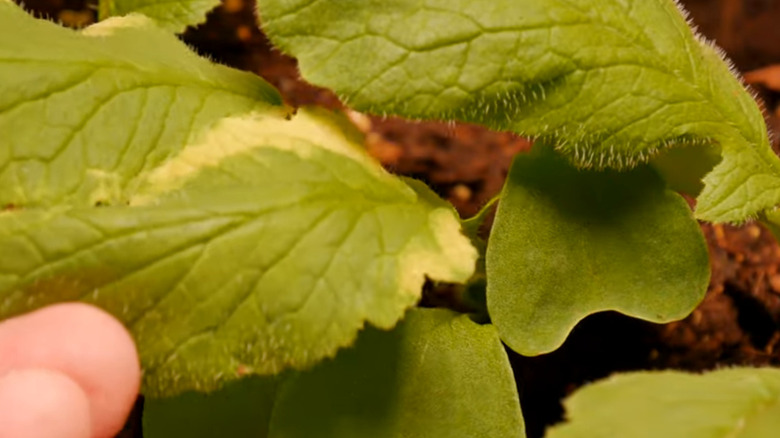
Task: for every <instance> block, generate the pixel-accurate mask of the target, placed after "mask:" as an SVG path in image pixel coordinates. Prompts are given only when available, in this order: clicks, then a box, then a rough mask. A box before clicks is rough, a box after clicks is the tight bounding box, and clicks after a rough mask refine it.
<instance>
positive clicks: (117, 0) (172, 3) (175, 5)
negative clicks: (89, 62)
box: [98, 0, 220, 33]
mask: <svg viewBox="0 0 780 438" xmlns="http://www.w3.org/2000/svg"><path fill="white" fill-rule="evenodd" d="M219 4H220V0H163V1H160V0H100V1H99V5H98V18H100V19H101V20H105V19H106V18H108V17H113V16H117V15H128V14H131V13H141V14H144V15H146V16H147V17H150V18H152V19H154V20H155V21H156V22H157V23H158V24H159V25H160V26H161V27H163V28H165V29H166V30H168V31H171V32H175V33H180V32H184V30H185V29H186V28H187V26H194V25H196V24H200V23H203V22H204V21H206V14H207V13H208V12H209V11H211V10H212V9H214V8H216V7H217V6H219Z"/></svg>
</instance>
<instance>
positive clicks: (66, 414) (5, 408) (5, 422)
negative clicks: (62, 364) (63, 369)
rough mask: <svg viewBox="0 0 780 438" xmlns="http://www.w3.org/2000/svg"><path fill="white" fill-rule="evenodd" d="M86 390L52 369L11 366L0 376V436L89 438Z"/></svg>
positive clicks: (90, 427)
mask: <svg viewBox="0 0 780 438" xmlns="http://www.w3.org/2000/svg"><path fill="white" fill-rule="evenodd" d="M91 421H92V420H91V416H90V413H89V400H88V399H87V395H86V393H84V391H83V390H82V389H81V387H80V386H79V385H78V384H77V383H76V382H74V381H73V380H72V379H71V378H70V377H68V376H66V375H64V374H62V373H60V372H57V371H52V370H46V369H34V368H31V369H26V370H14V371H10V372H9V373H8V374H6V375H5V376H3V377H2V378H0V437H2V438H50V437H59V438H90V437H91V429H92V426H91Z"/></svg>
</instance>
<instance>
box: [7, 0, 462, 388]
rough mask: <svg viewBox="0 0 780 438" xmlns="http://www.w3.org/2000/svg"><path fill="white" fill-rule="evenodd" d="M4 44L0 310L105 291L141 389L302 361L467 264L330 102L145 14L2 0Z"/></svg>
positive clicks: (413, 190)
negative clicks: (72, 10)
mask: <svg viewBox="0 0 780 438" xmlns="http://www.w3.org/2000/svg"><path fill="white" fill-rule="evenodd" d="M6 25H8V26H10V29H11V30H12V31H15V32H16V33H13V32H12V33H13V37H12V38H13V39H11V37H10V36H9V35H7V34H5V32H6V30H7V29H8V27H6ZM41 35H44V36H47V37H48V38H52V40H51V42H50V40H49V39H42V37H41ZM98 35H100V37H99V38H98V37H97V36H98ZM15 41H19V43H18V44H19V45H22V46H24V47H25V50H24V51H19V52H18V53H17V52H15V51H10V48H11V47H13V46H14V45H16V44H17V43H15ZM34 42H37V43H38V44H37V45H36V44H33V43H34ZM44 42H46V43H44ZM148 43H155V44H156V45H153V46H154V47H156V48H158V49H161V52H160V53H157V52H154V51H148V50H147V44H148ZM55 48H57V49H59V51H55V50H54V49H55ZM122 48H125V49H127V50H126V52H127V53H126V55H127V58H126V59H125V58H123V57H121V56H120V55H119V53H116V52H117V51H119V52H121V50H120V49H122ZM50 49H51V50H50ZM3 50H6V51H3ZM9 53H10V55H9V56H12V57H13V56H16V57H17V58H18V59H19V62H6V63H2V64H0V71H3V68H6V67H7V70H6V71H5V72H6V73H8V74H9V75H10V76H9V78H11V79H12V80H13V81H12V85H13V87H8V88H5V87H6V84H5V83H3V82H0V84H3V87H4V88H3V90H4V91H7V92H4V93H0V100H3V101H4V102H14V104H13V105H12V108H9V107H6V108H5V110H2V111H0V132H2V133H3V136H2V137H0V162H2V163H3V165H4V167H3V169H4V170H3V171H2V172H4V173H0V175H2V176H0V181H2V184H0V199H2V202H3V204H7V203H11V204H14V205H15V206H21V208H13V209H5V210H4V211H0V318H3V317H9V316H12V315H16V314H19V313H21V312H24V311H26V310H30V309H34V308H38V307H41V306H44V305H47V304H50V303H54V302H59V301H71V300H83V301H87V302H91V303H95V304H97V305H99V306H101V307H103V308H104V309H107V310H108V311H110V312H111V313H113V314H114V315H116V316H117V317H119V318H120V319H121V320H122V321H124V322H125V323H126V324H127V325H128V327H129V328H130V329H131V331H132V333H133V335H134V337H135V340H136V343H137V345H138V347H139V350H140V353H141V359H142V364H143V366H144V369H145V372H144V391H145V392H146V393H147V394H151V395H155V394H158V395H159V394H173V393H177V392H181V391H184V390H187V389H200V390H210V389H215V388H217V387H219V386H221V385H222V384H223V383H224V382H225V381H229V380H231V379H235V378H237V377H240V376H241V375H244V374H247V373H257V374H275V373H278V372H280V371H281V370H283V369H286V368H290V367H293V368H305V367H308V366H310V365H312V364H314V363H316V362H318V361H319V360H321V359H322V358H324V357H329V356H333V355H334V354H335V353H336V351H337V350H338V349H339V348H340V347H343V346H346V345H350V344H351V343H352V342H353V341H354V338H355V336H356V334H357V332H358V331H359V330H360V329H361V328H362V327H363V325H364V324H365V323H367V322H368V323H371V324H373V325H375V326H378V327H382V328H386V329H387V328H390V327H392V326H394V325H395V323H396V321H398V319H399V318H401V317H402V315H403V314H404V312H405V311H406V309H408V308H409V307H412V306H414V305H415V303H416V302H417V301H418V300H419V297H420V289H421V286H422V284H423V282H424V281H425V278H426V276H427V277H429V278H431V279H434V280H440V281H453V282H462V281H465V280H466V279H468V278H469V277H470V275H471V273H472V272H473V269H474V263H475V260H476V257H477V254H476V251H475V250H474V248H473V247H472V246H471V245H470V243H469V241H468V239H467V238H466V237H465V236H463V235H462V234H461V232H460V223H459V220H458V217H457V215H456V213H455V211H454V210H453V209H452V207H451V206H450V205H449V204H447V203H445V202H444V201H442V200H441V199H440V198H438V197H437V196H436V195H435V194H433V193H432V192H430V191H429V190H428V189H427V188H425V187H424V186H423V185H422V184H418V183H409V184H407V183H406V182H404V181H402V180H400V179H398V178H396V177H394V176H392V175H390V174H388V173H387V172H385V171H384V170H383V169H382V168H381V166H380V165H379V164H378V163H376V162H375V161H374V160H373V159H371V158H370V157H369V156H368V154H367V153H366V152H365V151H364V150H363V148H362V146H361V145H360V144H359V143H358V140H359V139H360V136H359V135H358V134H357V133H356V132H354V130H348V129H347V127H348V126H349V123H348V122H347V121H346V119H344V118H342V117H336V116H333V115H330V114H328V113H325V112H323V111H313V110H312V111H308V110H301V111H299V114H298V115H297V116H295V117H294V118H292V120H287V116H288V115H287V113H286V110H285V109H284V108H282V107H280V106H274V105H272V104H276V103H278V101H276V100H275V99H276V98H278V95H277V94H276V92H275V91H273V89H272V88H270V87H269V86H268V85H267V84H266V83H265V82H263V81H262V80H260V79H259V78H256V77H254V76H252V75H249V74H243V73H239V72H235V71H233V70H229V69H226V68H224V67H217V66H213V65H211V64H208V63H206V62H205V61H202V60H200V59H199V58H196V57H195V56H194V55H193V54H191V53H190V52H187V51H186V50H185V48H184V46H183V45H181V44H180V43H178V42H177V41H176V39H175V38H174V37H173V36H171V35H167V34H166V33H165V32H163V31H161V30H159V29H157V28H156V27H154V26H150V25H149V22H148V20H145V19H140V18H138V17H131V18H127V19H112V20H109V21H106V22H104V23H102V24H100V25H98V26H97V27H93V28H90V29H88V31H87V33H86V34H79V33H75V32H72V31H69V30H67V29H60V28H58V27H57V26H56V25H54V24H51V23H45V22H42V21H37V20H34V19H32V18H31V17H28V16H27V15H26V14H23V13H22V12H21V11H20V10H19V9H17V8H16V6H13V5H12V4H10V3H9V2H6V1H3V0H0V54H2V55H3V56H5V55H8V54H9ZM147 54H148V56H147ZM101 56H102V57H103V58H101ZM30 59H35V61H30ZM71 68H72V69H74V70H78V71H79V72H80V74H82V75H83V77H82V79H80V80H79V81H76V82H73V78H72V77H71V76H69V75H68V74H65V73H63V72H68V71H70V69H71ZM22 72H26V75H21V73H22ZM11 73H13V75H11ZM17 74H20V76H18V77H17V76H16V75H17ZM0 75H2V73H0ZM79 77H81V76H79ZM52 84H58V85H57V87H53V86H52ZM63 84H65V85H63ZM73 84H78V85H73ZM14 87H15V88H14ZM36 87H38V88H36ZM52 87H53V88H52ZM58 87H59V88H58ZM74 87H75V88H74ZM144 88H147V89H150V90H151V89H155V90H156V89H158V88H159V89H160V90H162V91H161V93H162V94H159V95H157V94H154V98H153V96H152V94H153V93H152V92H151V91H149V92H148V93H149V95H147V94H145V93H147V92H144V91H138V90H142V89H144ZM71 89H76V90H78V91H80V93H75V92H71V91H69V90H71ZM57 90H59V91H57ZM166 90H167V91H166ZM136 92H138V93H140V94H139V95H135V93H136ZM63 93H64V95H66V96H67V97H68V99H69V100H67V101H66V100H62V99H63V97H62V94H63ZM107 96H108V97H107ZM132 96H135V97H132ZM106 100H108V101H111V102H114V103H112V104H108V103H106V102H105V101H106ZM84 106H87V107H88V108H90V109H89V110H88V111H86V112H83V111H82V110H81V108H83V107H84ZM33 110H37V111H44V110H47V111H51V117H71V116H72V117H73V119H72V121H73V123H74V124H66V123H64V122H62V123H59V124H57V123H54V122H53V121H51V120H48V121H47V119H44V120H41V117H37V116H36V117H33ZM68 111H70V113H69V112H68ZM160 111H162V112H160ZM44 113H45V114H44V115H46V114H47V113H46V112H45V111H44ZM52 146H56V147H54V152H52V149H51V147H52ZM46 154H51V156H48V155H46ZM3 160H4V161H3ZM3 178H6V179H5V180H3ZM410 184H411V185H410ZM412 185H413V186H414V187H412ZM96 202H98V203H99V204H101V205H104V206H103V207H100V208H95V207H93V204H95V203H96Z"/></svg>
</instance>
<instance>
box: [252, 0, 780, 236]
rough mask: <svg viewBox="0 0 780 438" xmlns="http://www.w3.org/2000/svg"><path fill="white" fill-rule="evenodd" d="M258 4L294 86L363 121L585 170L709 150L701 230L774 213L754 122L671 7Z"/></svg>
mask: <svg viewBox="0 0 780 438" xmlns="http://www.w3.org/2000/svg"><path fill="white" fill-rule="evenodd" d="M258 4H259V12H260V16H261V21H262V24H263V27H264V29H265V30H266V32H267V33H268V34H269V35H270V37H271V39H272V41H273V42H274V43H275V44H276V45H277V46H279V47H280V48H281V49H282V50H284V51H286V52H288V53H291V54H292V55H294V56H296V57H297V58H298V60H299V65H300V69H301V73H302V75H303V77H304V78H306V79H307V80H308V81H310V82H312V83H314V84H316V85H320V86H325V87H328V88H331V89H333V90H335V91H336V93H338V94H339V96H341V97H342V99H343V100H344V101H345V102H347V103H348V104H349V105H351V106H352V107H354V108H356V109H358V110H361V111H367V112H373V113H379V114H387V113H389V114H397V115H402V116H408V117H414V118H428V119H458V120H464V121H469V122H476V123H481V124H484V125H486V126H489V127H491V128H494V129H501V130H505V129H506V130H512V131H514V132H517V133H520V134H522V135H527V136H534V137H543V138H545V139H547V140H552V142H553V143H554V144H555V145H556V147H557V148H558V149H559V150H561V151H564V152H565V153H566V154H567V156H568V157H569V158H570V159H572V160H574V161H575V162H576V164H577V165H578V166H579V167H596V168H603V167H613V168H625V167H630V166H633V165H636V164H637V163H639V162H643V161H646V160H648V159H649V158H651V157H652V156H654V155H655V154H656V153H657V152H658V151H661V150H664V149H667V148H670V147H672V146H689V145H700V144H707V145H717V146H720V148H721V150H722V153H723V160H722V161H721V163H720V164H719V165H718V167H717V168H716V169H715V170H714V171H713V172H712V173H710V174H709V175H708V176H707V178H706V179H705V180H704V182H705V187H704V190H703V192H702V194H701V196H700V197H699V199H698V207H697V208H698V210H697V215H698V217H700V218H702V219H706V220H710V221H729V222H734V221H741V220H745V219H746V218H749V217H751V216H755V215H756V214H757V213H759V212H760V211H762V210H765V209H768V208H772V207H774V206H775V205H777V204H778V203H780V160H778V159H777V157H775V155H774V154H773V153H772V151H771V149H770V147H769V142H768V135H767V130H766V127H765V125H764V121H763V117H762V115H761V112H760V110H759V108H758V107H757V105H756V103H755V102H754V101H753V99H752V98H751V96H750V95H749V94H748V93H747V92H746V91H745V89H744V88H743V87H742V85H741V84H740V82H739V81H738V80H736V79H735V78H734V75H733V74H732V72H731V71H729V67H728V65H727V64H726V63H725V62H724V61H723V60H722V56H721V54H720V53H719V52H718V51H717V50H716V49H715V48H713V47H712V46H711V45H709V43H707V42H705V41H703V40H702V39H701V38H699V37H697V36H695V35H694V34H693V33H692V31H691V30H690V28H689V27H688V25H687V23H686V21H685V19H684V18H683V15H682V14H680V13H679V11H678V9H677V6H676V3H675V2H674V1H672V0H653V1H643V2H626V1H598V0H571V1H559V0H520V1H517V0H499V1H494V2H491V3H490V4H489V5H486V4H484V2H473V1H468V0H457V1H452V0H428V1H425V2H420V1H417V0H393V1H387V0H347V1H341V2H328V1H323V2H314V1H311V0H260V1H259V2H258ZM704 158H705V157H702V158H701V159H704Z"/></svg>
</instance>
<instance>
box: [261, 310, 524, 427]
mask: <svg viewBox="0 0 780 438" xmlns="http://www.w3.org/2000/svg"><path fill="white" fill-rule="evenodd" d="M313 436H317V437H320V438H363V437H367V436H371V437H376V438H395V437H401V436H403V437H407V438H439V437H441V438H450V437H482V436H489V437H494V438H517V437H520V436H524V433H523V419H522V416H521V413H520V403H519V401H518V398H517V390H516V387H515V382H514V379H513V377H512V371H511V368H510V367H509V361H508V360H507V357H506V353H505V352H504V349H503V347H502V345H501V342H500V341H499V339H498V335H497V334H496V330H495V328H494V327H492V326H491V325H478V324H475V323H474V322H472V321H471V320H469V318H468V317H467V316H458V315H456V314H454V313H452V312H450V311H447V310H431V309H416V310H413V311H411V312H410V313H409V314H408V315H407V317H406V319H405V320H404V321H403V322H402V323H401V324H399V325H398V327H396V329H394V330H393V331H392V332H389V333H388V332H382V331H379V330H375V329H368V330H366V331H365V332H363V333H361V335H360V339H359V340H358V342H357V344H356V345H355V347H354V348H351V349H348V350H344V351H342V352H340V353H339V355H338V356H337V357H336V360H334V361H333V362H326V363H322V364H320V365H318V366H317V368H315V369H314V370H312V371H311V372H308V373H299V374H297V375H295V376H294V377H293V378H291V379H289V380H287V381H286V382H284V383H283V384H282V386H281V389H280V391H279V396H278V398H277V404H276V406H275V409H274V413H273V417H272V419H271V433H270V434H269V437H271V438H281V437H285V438H309V437H313Z"/></svg>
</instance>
